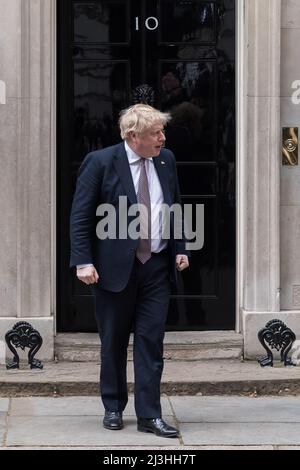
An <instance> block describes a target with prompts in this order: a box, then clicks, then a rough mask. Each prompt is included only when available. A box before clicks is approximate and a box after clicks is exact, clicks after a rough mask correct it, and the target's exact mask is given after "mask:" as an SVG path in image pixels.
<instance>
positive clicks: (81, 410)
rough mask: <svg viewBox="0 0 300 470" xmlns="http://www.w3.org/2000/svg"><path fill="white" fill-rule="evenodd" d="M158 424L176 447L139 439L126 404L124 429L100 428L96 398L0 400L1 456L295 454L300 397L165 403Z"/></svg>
mask: <svg viewBox="0 0 300 470" xmlns="http://www.w3.org/2000/svg"><path fill="white" fill-rule="evenodd" d="M162 407H163V416H164V418H165V420H166V421H167V422H169V423H170V424H172V425H174V426H177V427H178V428H179V429H180V432H181V436H180V438H179V439H163V438H159V437H157V436H155V435H153V434H145V433H141V432H138V431H137V429H136V418H135V413H134V406H133V397H132V396H130V398H129V403H128V406H127V408H126V410H125V413H124V424H125V427H124V429H123V430H121V431H108V430H106V429H104V428H103V427H102V418H103V407H102V404H101V402H100V399H99V398H98V397H94V396H76V397H72V396H70V397H14V398H0V449H1V450H12V449H13V450H16V449H36V450H38V449H97V450H101V449H102V450H114V449H120V450H121V449H160V450H170V449H171V450H175V449H176V450H177V449H184V450H190V449H195V450H196V449H199V450H202V449H209V450H211V449H245V450H249V449H253V450H256V449H263V450H279V449H280V450H281V449H295V450H296V449H297V450H300V395H299V396H284V397H270V396H268V397H243V396H189V395H187V396H164V397H163V398H162Z"/></svg>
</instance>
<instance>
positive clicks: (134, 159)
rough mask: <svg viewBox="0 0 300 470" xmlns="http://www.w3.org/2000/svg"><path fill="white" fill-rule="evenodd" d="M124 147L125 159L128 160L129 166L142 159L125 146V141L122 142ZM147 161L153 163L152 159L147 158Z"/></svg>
mask: <svg viewBox="0 0 300 470" xmlns="http://www.w3.org/2000/svg"><path fill="white" fill-rule="evenodd" d="M124 145H125V150H126V153H127V158H128V162H129V165H131V164H132V163H136V162H138V161H140V159H141V158H142V157H140V156H139V155H138V154H137V153H135V152H134V151H133V150H132V149H131V148H130V147H129V145H128V144H127V142H126V140H125V141H124ZM147 160H150V161H151V162H152V161H153V158H152V157H149V158H147Z"/></svg>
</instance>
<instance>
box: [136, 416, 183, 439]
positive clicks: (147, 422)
mask: <svg viewBox="0 0 300 470" xmlns="http://www.w3.org/2000/svg"><path fill="white" fill-rule="evenodd" d="M137 429H138V431H141V432H153V434H156V435H157V436H160V437H178V436H179V431H178V429H176V428H173V427H172V426H169V425H168V424H167V423H165V422H164V420H163V419H161V418H153V419H148V418H138V421H137Z"/></svg>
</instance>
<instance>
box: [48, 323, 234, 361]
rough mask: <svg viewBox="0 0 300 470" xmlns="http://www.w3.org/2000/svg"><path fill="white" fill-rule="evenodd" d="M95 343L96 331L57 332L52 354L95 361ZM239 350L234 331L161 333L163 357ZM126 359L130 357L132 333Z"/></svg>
mask: <svg viewBox="0 0 300 470" xmlns="http://www.w3.org/2000/svg"><path fill="white" fill-rule="evenodd" d="M99 344H100V342H99V337H98V335H97V334H96V333H59V334H58V335H57V336H56V338H55V357H56V359H57V360H58V361H73V362H99V359H100V357H99ZM242 354H243V336H242V335H241V334H239V333H235V332H234V331H177V332H167V333H166V335H165V341H164V357H165V360H175V361H198V360H208V359H240V358H241V357H242ZM128 360H129V361H131V360H132V336H131V338H130V342H129V348H128Z"/></svg>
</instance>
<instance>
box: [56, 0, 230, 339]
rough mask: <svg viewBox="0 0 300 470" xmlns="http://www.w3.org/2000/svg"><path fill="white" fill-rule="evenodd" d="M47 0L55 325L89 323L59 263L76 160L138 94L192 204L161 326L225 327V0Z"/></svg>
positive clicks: (82, 296) (81, 288)
mask: <svg viewBox="0 0 300 470" xmlns="http://www.w3.org/2000/svg"><path fill="white" fill-rule="evenodd" d="M58 11H59V28H58V29H59V63H58V66H59V81H58V91H59V102H58V108H59V112H58V116H59V119H58V135H59V148H58V182H59V184H58V201H59V210H58V233H57V237H58V285H57V289H58V318H59V323H58V328H59V330H60V331H96V324H95V321H94V316H93V300H92V297H91V295H90V291H89V288H88V287H86V286H85V285H83V284H81V283H80V282H79V281H77V280H76V277H75V273H74V272H71V271H70V270H69V267H68V263H69V249H70V246H69V215H70V206H71V201H72V196H73V193H74V189H75V182H76V175H77V171H78V168H79V166H80V163H81V162H82V160H83V158H84V156H85V155H86V154H87V153H88V152H90V151H93V150H96V149H101V148H103V147H107V146H109V145H112V144H115V143H117V142H119V141H120V135H119V130H118V125H117V121H118V116H119V112H120V110H121V109H123V108H125V107H127V106H129V105H130V104H132V103H135V102H140V101H142V100H144V101H147V102H148V103H149V104H153V105H154V106H155V107H157V108H159V109H161V110H164V111H169V112H170V113H171V116H172V119H171V122H170V124H169V125H168V127H167V129H166V136H167V141H166V147H168V148H170V149H171V150H173V152H174V153H175V156H176V160H177V165H178V174H179V180H180V186H181V193H182V200H183V201H182V202H183V203H185V204H187V203H189V204H193V206H195V205H196V204H203V205H204V246H203V248H202V249H201V250H197V251H192V258H191V267H190V269H189V270H186V271H185V272H183V273H182V275H181V276H180V280H179V291H178V292H177V294H176V295H173V296H172V299H171V304H170V312H169V316H168V325H167V328H168V329H169V330H193V329H194V330H197V329H199V330H200V329H201V330H213V329H232V328H234V319H235V121H234V119H235V67H234V66H235V63H234V61H235V1H234V0H214V1H212V0H211V1H200V0H174V1H173V0H131V1H130V0H97V1H96V0H95V1H91V0H81V1H75V0H63V1H58ZM100 276H101V273H100Z"/></svg>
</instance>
